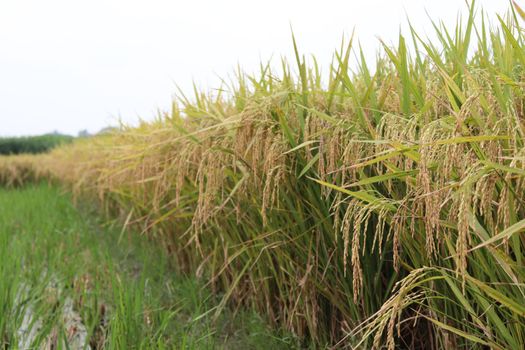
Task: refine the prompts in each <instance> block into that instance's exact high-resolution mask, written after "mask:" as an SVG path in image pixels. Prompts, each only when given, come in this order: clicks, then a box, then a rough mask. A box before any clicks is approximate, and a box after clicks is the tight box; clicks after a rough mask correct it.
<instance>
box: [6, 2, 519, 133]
mask: <svg viewBox="0 0 525 350" xmlns="http://www.w3.org/2000/svg"><path fill="white" fill-rule="evenodd" d="M520 2H524V3H525V1H524V0H519V1H518V3H520ZM477 6H478V7H480V6H482V7H483V8H484V10H485V11H486V12H487V14H488V15H489V16H490V17H492V18H495V14H496V13H500V14H503V13H505V12H506V10H507V9H508V8H509V2H508V1H507V0H478V1H477ZM425 10H426V11H428V13H429V14H430V15H431V16H432V18H434V19H442V20H444V21H445V23H450V24H452V23H454V21H455V19H456V16H457V14H458V13H459V12H465V11H466V5H465V2H464V1H463V0H346V1H343V0H316V1H310V0H293V1H286V0H280V1H277V0H266V1H250V0H222V1H218V0H215V1H213V0H207V1H206V0H186V1H177V0H171V1H169V0H90V1H85V0H84V1H79V0H0V135H1V136H5V135H31V134H41V133H46V132H51V131H53V130H58V131H60V132H64V133H70V134H76V133H77V132H78V131H79V130H82V129H88V130H89V131H90V132H96V131H98V130H99V129H101V128H103V127H105V126H108V125H111V124H113V125H115V124H117V122H116V121H117V119H118V118H119V117H120V118H121V119H122V120H123V121H125V122H127V123H135V122H136V121H137V120H138V117H139V116H140V117H141V118H143V119H150V118H152V117H154V116H155V115H156V111H157V110H158V109H161V110H168V109H169V106H170V104H171V100H172V96H173V94H174V93H175V92H176V84H177V85H179V86H180V87H181V88H182V90H183V91H185V92H188V94H191V92H192V82H193V81H195V82H196V83H197V85H198V86H199V87H200V88H201V89H204V90H208V89H210V88H217V87H219V85H220V83H219V79H218V77H228V75H231V73H232V72H233V71H234V69H235V67H236V65H237V64H238V63H239V64H240V66H241V67H242V68H243V69H244V70H245V71H247V72H252V71H255V70H257V69H258V65H259V62H260V61H261V60H263V61H266V60H268V59H269V58H271V57H272V56H273V57H274V59H275V60H276V61H277V60H278V59H279V58H280V57H281V56H285V57H288V58H289V60H290V61H292V59H293V56H292V55H293V51H292V42H291V31H290V24H291V25H292V26H293V30H294V32H295V35H296V37H297V41H298V45H299V49H300V51H301V52H302V53H304V54H307V55H309V54H315V55H316V57H317V59H318V61H319V62H320V63H321V64H322V66H324V67H327V65H328V63H329V61H330V58H331V56H332V52H333V51H334V49H335V48H337V47H339V45H340V43H341V38H342V35H343V34H346V36H347V37H348V35H349V34H350V33H351V32H352V29H353V28H354V27H355V28H356V34H357V37H358V38H359V40H360V41H361V43H362V45H363V46H364V48H365V50H366V52H367V54H369V55H370V56H374V54H375V52H376V51H377V49H378V47H379V43H378V39H377V37H380V38H382V39H384V40H386V41H387V42H395V40H396V38H397V35H398V33H399V28H400V27H401V28H402V29H403V28H404V29H406V27H407V26H406V14H408V16H409V17H410V19H411V21H412V23H413V24H414V26H415V27H416V28H418V30H419V31H420V32H421V33H423V34H424V33H428V34H430V33H431V32H432V29H431V25H430V22H429V21H428V19H427V15H426V13H425Z"/></svg>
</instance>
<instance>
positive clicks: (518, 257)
mask: <svg viewBox="0 0 525 350" xmlns="http://www.w3.org/2000/svg"><path fill="white" fill-rule="evenodd" d="M469 6H470V7H469V9H470V13H469V16H468V17H467V18H464V19H462V20H458V23H457V27H456V28H446V27H444V26H443V25H441V24H440V22H435V23H433V25H434V28H435V31H436V32H435V34H436V35H437V38H438V40H437V41H430V40H428V39H425V38H424V37H422V36H420V35H419V34H418V33H417V32H416V31H415V30H414V29H412V30H411V31H410V32H409V33H407V34H406V35H400V36H399V40H398V43H397V45H396V46H389V45H386V44H383V45H382V47H381V50H380V53H379V54H378V59H377V62H373V64H372V62H367V61H366V60H365V59H364V54H363V53H362V51H361V50H360V48H359V46H358V45H357V44H356V43H355V41H354V40H353V39H352V40H350V41H349V42H347V43H343V44H342V45H341V48H340V49H338V50H337V51H336V52H335V53H334V58H333V64H332V65H331V67H330V68H329V70H328V72H327V73H326V74H322V73H321V69H320V67H319V66H318V65H317V63H316V61H315V59H313V58H312V59H309V60H306V58H305V56H303V55H302V54H301V53H300V50H299V48H297V46H296V45H295V40H294V41H293V44H294V48H295V53H296V56H295V57H294V60H293V63H289V62H287V61H286V60H283V61H282V65H281V69H280V70H277V71H275V70H274V69H272V65H271V64H270V63H268V64H262V65H261V68H260V72H259V73H258V74H257V75H248V74H245V73H243V72H239V73H238V75H237V80H236V81H235V82H233V83H231V84H230V85H225V86H223V88H222V89H220V90H219V92H218V93H210V94H207V93H201V92H196V93H195V96H192V97H188V96H185V95H183V94H180V96H179V99H178V100H177V101H174V103H173V108H172V110H171V111H169V112H166V113H164V114H163V115H162V116H161V117H159V118H157V119H156V120H155V121H152V122H143V123H142V124H141V125H139V126H136V127H126V126H123V127H121V129H120V130H118V131H114V132H112V133H111V134H106V135H101V136H99V137H95V138H91V139H86V140H80V141H77V142H75V143H73V144H71V145H66V146H63V147H60V148H57V149H55V150H53V151H52V152H51V153H50V154H47V155H42V156H36V157H35V160H34V161H33V163H32V166H35V169H37V170H38V173H39V175H41V176H44V177H46V178H49V179H52V180H53V181H58V182H60V183H62V184H63V185H64V186H65V188H67V189H69V190H70V191H71V193H72V194H73V196H74V198H75V200H76V201H78V202H82V201H85V200H91V201H95V202H96V203H98V206H99V207H100V209H101V211H102V212H103V213H104V215H105V216H106V217H107V218H112V219H115V220H119V222H121V223H123V224H124V226H125V227H126V229H130V230H133V231H134V232H140V233H141V237H142V238H143V239H146V238H147V239H149V240H151V241H154V242H156V244H157V245H158V246H160V247H163V249H164V251H166V254H167V255H168V259H169V260H170V261H171V262H172V264H174V266H176V269H177V270H178V272H179V273H181V274H186V275H195V276H198V278H199V279H201V280H202V281H205V283H206V284H207V285H209V287H210V288H211V290H212V292H213V293H214V295H219V296H220V302H219V305H218V307H217V308H216V309H214V311H213V314H214V315H215V316H216V317H218V316H219V315H221V314H222V313H223V312H227V310H231V308H240V309H244V310H255V311H257V312H258V313H259V314H260V315H264V316H265V317H267V318H268V319H269V321H270V322H271V323H272V324H273V325H274V326H276V327H280V328H284V329H286V330H287V331H289V332H291V333H292V334H294V335H295V336H296V337H298V338H299V339H301V340H302V345H304V346H311V347H323V346H325V345H326V344H329V345H330V346H333V347H336V348H363V349H369V348H378V349H379V348H386V349H397V348H409V349H444V348H448V349H462V348H469V349H487V348H490V349H523V348H525V265H524V259H525V253H524V250H525V236H524V234H523V232H524V229H525V195H524V193H525V192H524V185H525V151H524V150H525V148H524V141H525V138H524V136H525V114H524V103H525V100H524V98H525V95H524V89H523V87H524V84H525V70H524V67H525V43H524V40H525V37H524V30H523V29H522V27H521V24H522V23H523V18H524V17H525V13H523V11H522V10H521V9H520V8H519V7H517V6H515V7H510V8H509V13H508V14H507V16H505V17H500V18H499V21H498V22H497V23H488V22H487V21H486V19H485V17H484V15H483V13H476V11H475V10H474V4H473V3H472V4H470V5H469ZM353 55H355V56H357V57H358V58H359V59H358V66H357V68H351V67H350V63H349V62H350V58H351V57H352V56H353ZM16 159H18V158H16V157H11V158H9V159H7V160H5V159H3V160H2V163H0V164H6V165H2V167H1V168H0V174H3V173H4V172H5V170H3V169H6V168H7V167H8V164H10V163H11V162H12V161H14V160H16ZM2 176H3V175H0V178H2ZM6 178H7V179H9V176H7V177H6ZM2 182H4V183H5V182H8V181H6V180H2Z"/></svg>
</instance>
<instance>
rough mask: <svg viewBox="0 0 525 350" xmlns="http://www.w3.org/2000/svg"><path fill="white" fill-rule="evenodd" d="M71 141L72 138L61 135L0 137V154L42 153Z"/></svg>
mask: <svg viewBox="0 0 525 350" xmlns="http://www.w3.org/2000/svg"><path fill="white" fill-rule="evenodd" d="M73 139H74V137H73V136H69V135H62V134H47V135H40V136H23V137H0V154H3V155H6V154H21V153H33V154H35V153H44V152H48V151H49V150H51V149H53V148H54V147H56V146H59V145H62V144H65V143H69V142H71V141H73Z"/></svg>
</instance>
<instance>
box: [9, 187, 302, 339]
mask: <svg viewBox="0 0 525 350" xmlns="http://www.w3.org/2000/svg"><path fill="white" fill-rule="evenodd" d="M0 208H1V210H0V281H1V282H0V307H1V309H0V342H1V343H2V344H1V345H0V347H1V348H8V349H17V348H19V346H18V344H20V341H21V339H20V338H21V336H20V332H19V330H20V328H21V325H22V323H23V318H24V314H27V313H28V311H27V310H28V309H31V310H32V311H31V314H32V315H33V320H34V321H35V322H33V324H32V325H31V326H32V327H34V328H35V329H37V328H38V329H39V330H38V332H37V334H36V336H35V337H34V342H33V344H32V345H33V346H35V348H40V347H41V346H43V345H44V344H46V343H49V342H54V343H55V345H57V346H58V348H68V347H67V346H66V345H65V342H64V341H63V340H64V339H66V342H69V341H70V339H69V338H68V335H70V334H71V332H73V331H72V330H71V329H68V328H67V326H66V325H65V321H64V319H65V318H64V316H63V312H62V310H63V307H64V304H65V303H67V300H68V299H69V300H72V301H73V305H74V310H75V311H76V312H77V313H78V315H80V317H81V319H82V323H83V324H84V325H85V328H86V330H87V335H88V339H89V341H90V345H91V348H92V349H93V348H102V347H103V348H104V349H133V348H136V349H172V348H192V349H193V348H194V349H216V348H227V349H235V348H237V349H262V348H269V347H270V348H275V349H278V348H283V349H288V348H293V347H296V346H297V344H296V342H295V340H294V339H293V338H291V337H289V336H285V335H283V334H278V333H276V332H275V331H270V329H269V327H268V326H267V325H266V323H265V321H264V320H263V319H261V318H260V317H259V316H257V315H255V314H254V313H251V312H249V311H243V310H239V311H238V312H235V313H234V312H233V311H230V310H228V309H225V310H224V311H223V312H222V313H221V314H220V315H219V316H218V317H215V311H216V308H217V305H218V299H217V297H216V296H215V297H214V296H212V293H211V292H210V291H209V290H208V289H207V288H205V287H204V286H203V283H202V282H200V281H199V280H198V279H197V278H195V277H182V276H180V275H178V274H176V273H175V272H174V267H173V266H170V263H169V261H173V259H169V256H168V255H167V253H165V251H164V250H161V249H160V248H158V246H155V245H153V244H150V243H149V242H148V240H147V239H145V237H140V236H139V235H137V234H131V233H130V232H127V231H124V230H122V229H121V228H119V227H117V226H116V225H115V226H111V225H109V226H108V225H105V227H104V226H102V225H101V223H100V220H99V218H98V216H97V215H96V213H94V212H92V210H91V209H90V207H88V206H84V207H81V210H78V209H76V208H75V207H74V206H73V205H72V202H71V200H70V198H69V196H68V195H65V194H62V193H60V192H59V190H58V189H57V188H55V187H50V186H47V185H34V186H28V187H25V188H23V189H19V190H6V189H0ZM37 320H39V321H37ZM37 322H39V323H40V325H41V327H38V325H37Z"/></svg>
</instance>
